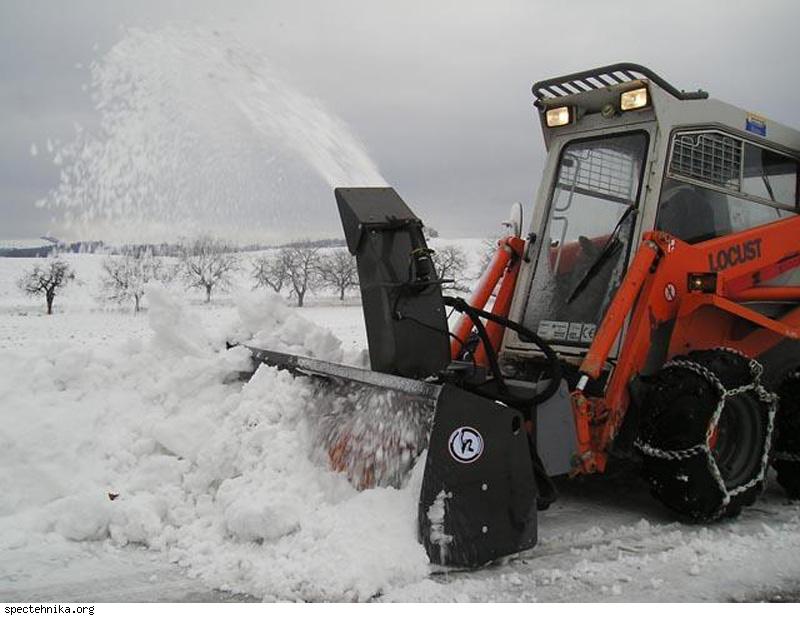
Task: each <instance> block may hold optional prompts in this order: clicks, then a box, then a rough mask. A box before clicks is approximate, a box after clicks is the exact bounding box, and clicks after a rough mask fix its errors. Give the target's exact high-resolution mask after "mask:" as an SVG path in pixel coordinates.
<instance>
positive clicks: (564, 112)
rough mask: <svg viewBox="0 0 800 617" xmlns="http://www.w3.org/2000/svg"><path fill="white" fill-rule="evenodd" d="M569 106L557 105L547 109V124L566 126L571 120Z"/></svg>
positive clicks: (550, 125)
mask: <svg viewBox="0 0 800 617" xmlns="http://www.w3.org/2000/svg"><path fill="white" fill-rule="evenodd" d="M569 116H570V113H569V107H555V108H554V109H548V110H547V126H549V127H554V126H564V125H565V124H569V121H570V117H569Z"/></svg>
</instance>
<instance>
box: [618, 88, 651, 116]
mask: <svg viewBox="0 0 800 617" xmlns="http://www.w3.org/2000/svg"><path fill="white" fill-rule="evenodd" d="M647 99H648V97H647V88H636V90H628V91H627V92H623V93H622V96H620V97H619V108H620V109H621V110H622V111H630V110H631V109H640V108H642V107H646V106H647V103H648V102H649V101H648V100H647Z"/></svg>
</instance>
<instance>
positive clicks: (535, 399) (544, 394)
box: [442, 296, 562, 405]
mask: <svg viewBox="0 0 800 617" xmlns="http://www.w3.org/2000/svg"><path fill="white" fill-rule="evenodd" d="M442 300H443V301H444V304H445V306H451V307H453V309H455V310H456V311H458V312H459V313H464V314H465V315H467V316H468V317H469V318H470V319H471V320H472V323H473V324H475V330H476V332H477V334H478V337H479V338H480V339H481V341H482V342H483V346H484V348H485V349H486V357H487V358H488V360H489V366H490V368H491V369H492V374H493V375H494V377H495V379H496V380H497V384H498V389H499V390H500V393H501V394H506V393H507V392H508V387H507V386H506V383H505V381H504V380H503V375H502V373H501V372H500V364H499V362H498V361H497V350H495V348H494V347H493V346H492V342H491V341H490V340H489V335H488V333H487V332H486V327H485V326H484V325H483V322H482V321H481V319H486V320H488V321H493V322H495V323H497V324H499V325H501V326H503V327H505V328H510V329H511V330H514V331H515V332H516V333H517V334H520V335H522V336H524V337H525V338H526V339H528V340H530V341H533V343H534V344H535V345H536V346H537V347H539V349H541V350H542V353H544V355H545V357H546V358H547V361H548V363H549V364H550V383H549V384H547V387H546V388H545V389H544V390H542V391H541V392H539V393H538V394H536V395H534V396H532V397H531V398H530V399H528V400H526V401H525V403H526V404H528V405H538V404H539V403H542V402H544V401H546V400H547V399H549V398H550V397H551V396H553V395H554V394H555V393H556V391H557V390H558V387H559V384H560V383H561V375H562V370H561V361H560V360H559V358H558V354H557V353H556V352H555V350H554V349H553V348H552V347H550V345H548V344H547V343H546V342H545V341H544V340H543V339H542V337H540V336H539V335H538V334H536V333H535V332H533V331H532V330H530V329H528V328H526V327H525V326H523V325H522V324H519V323H517V322H515V321H511V320H510V319H507V318H505V317H501V316H500V315H495V314H494V313H490V312H489V311H484V310H483V309H479V308H476V307H474V306H471V305H470V304H469V303H467V302H466V301H465V300H464V299H463V298H456V297H454V296H443V297H442Z"/></svg>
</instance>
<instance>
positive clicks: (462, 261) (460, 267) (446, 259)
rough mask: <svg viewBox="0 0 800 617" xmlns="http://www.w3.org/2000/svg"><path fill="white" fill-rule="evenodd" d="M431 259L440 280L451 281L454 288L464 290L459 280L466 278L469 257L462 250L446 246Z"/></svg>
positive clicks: (435, 252) (438, 250)
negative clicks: (465, 272)
mask: <svg viewBox="0 0 800 617" xmlns="http://www.w3.org/2000/svg"><path fill="white" fill-rule="evenodd" d="M431 258H432V259H433V265H434V266H435V267H436V274H437V276H438V277H439V278H440V279H451V280H453V287H454V288H456V289H463V286H461V285H459V280H460V279H462V278H463V277H464V271H465V270H466V269H467V255H466V253H465V252H464V250H463V249H462V248H460V247H458V246H453V245H446V246H443V247H441V248H439V249H437V250H436V251H434V253H433V255H432V256H431Z"/></svg>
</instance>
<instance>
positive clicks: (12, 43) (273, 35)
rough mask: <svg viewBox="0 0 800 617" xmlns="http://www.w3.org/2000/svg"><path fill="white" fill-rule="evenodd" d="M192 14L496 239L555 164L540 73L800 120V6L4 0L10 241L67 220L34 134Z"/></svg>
mask: <svg viewBox="0 0 800 617" xmlns="http://www.w3.org/2000/svg"><path fill="white" fill-rule="evenodd" d="M184 22H186V23H199V24H204V25H210V26H213V27H221V28H225V29H226V30H227V31H229V32H233V33H235V34H236V36H237V37H238V38H239V39H241V40H242V41H243V42H245V43H246V44H247V45H250V46H252V47H253V48H254V49H257V50H259V51H260V52H263V54H264V55H265V56H266V57H268V58H269V59H270V62H271V63H272V64H273V65H275V66H276V67H277V68H278V69H279V70H280V71H281V72H282V73H283V74H284V75H287V76H289V77H290V78H291V80H292V83H293V84H294V85H296V86H297V87H298V88H299V89H300V90H302V91H303V92H305V93H306V94H308V95H310V96H313V97H316V98H319V99H321V100H323V101H324V102H325V104H326V105H327V106H328V108H329V109H331V110H332V111H334V112H335V113H336V114H338V115H339V116H340V117H341V118H343V119H344V120H345V121H346V122H347V123H348V124H349V125H350V127H351V128H352V129H353V131H354V132H355V133H356V134H357V135H358V136H359V137H360V138H361V139H362V140H363V141H364V142H365V144H366V145H367V148H368V150H369V152H370V154H371V155H372V156H373V158H374V159H375V161H376V162H377V164H378V166H379V168H380V170H381V172H382V173H383V175H384V177H385V178H386V179H387V180H388V181H389V183H390V184H392V185H393V186H395V187H396V188H397V190H398V192H399V193H400V194H401V195H402V196H403V197H404V198H405V199H406V201H407V202H408V203H409V204H410V205H411V206H412V208H414V209H415V210H416V211H417V212H418V214H420V215H421V216H422V217H423V218H424V219H425V220H426V222H427V223H429V224H430V225H432V226H434V227H436V228H438V229H440V231H441V232H442V233H443V234H445V235H448V236H482V235H486V234H487V233H488V231H489V230H492V229H494V227H496V223H497V221H499V220H501V219H502V218H503V217H504V216H505V215H506V213H507V211H508V207H509V205H510V204H511V203H512V202H513V201H522V202H523V204H524V205H525V206H526V213H527V212H528V209H529V207H530V204H531V200H532V197H533V195H534V192H535V189H536V186H537V184H538V182H539V175H540V173H541V168H542V162H543V159H544V147H543V143H542V140H541V137H540V134H539V126H538V121H537V118H536V115H535V114H534V112H533V109H532V96H531V93H530V86H531V83H532V82H533V81H536V80H538V79H542V78H545V77H549V76H553V75H558V74H563V73H567V72H571V71H575V70H580V69H583V68H589V67H592V66H600V65H602V64H607V63H611V62H617V61H632V62H638V63H641V64H644V65H647V66H649V67H651V68H652V69H654V70H655V71H657V72H659V73H660V74H662V75H663V76H664V77H665V78H667V79H668V80H669V81H671V82H672V83H674V84H676V85H677V86H678V87H680V88H684V89H695V88H697V87H703V88H704V89H706V90H708V91H709V92H710V93H711V96H712V97H714V98H719V99H723V100H727V101H728V102H731V103H733V104H736V105H739V106H742V107H745V108H748V109H751V110H753V111H757V112H760V113H762V114H764V115H766V116H768V117H770V118H772V119H774V120H777V121H780V122H784V123H787V124H790V125H793V126H795V127H800V120H798V111H799V110H800V85H798V78H797V74H798V71H797V58H798V57H799V56H800V53H798V52H800V42H798V39H799V38H800V37H799V36H798V31H797V28H798V24H800V2H796V1H794V0H785V1H778V0H772V1H770V0H762V1H760V2H758V3H753V2H734V1H721V0H720V1H711V0H694V1H684V0H670V1H668V2H657V3H656V2H643V1H641V0H640V1H637V2H622V1H619V2H618V1H614V0H604V1H602V2H588V1H586V2H582V1H576V0H573V1H571V2H564V1H563V0H556V1H549V2H541V1H527V2H521V1H520V2H503V1H488V0H487V1H485V2H463V1H462V2H444V1H437V0H429V1H428V2H418V1H410V0H405V1H403V2H378V1H374V2H366V1H365V2H357V1H333V0H331V1H329V2H322V1H320V2H301V1H297V0H295V1H288V2H272V1H268V0H265V1H264V2H231V1H228V2H209V1H203V2H197V1H192V2H188V1H184V2H182V1H178V0H171V1H170V0H159V1H157V2H144V1H139V2H133V1H130V0H129V1H127V2H114V1H101V0H96V1H70V2H55V1H53V2H44V1H31V0H19V1H15V0H3V2H2V4H0V80H2V85H1V86H0V118H2V121H0V238H3V237H5V238H10V237H36V236H39V235H41V234H43V233H45V232H47V231H51V227H52V226H51V224H50V217H51V214H50V213H48V212H46V211H42V210H40V209H36V208H34V206H33V203H34V202H35V201H36V200H37V199H38V198H40V197H42V196H44V195H45V194H46V193H47V191H48V190H49V189H51V188H53V187H54V186H55V185H56V184H57V182H58V169H57V168H56V167H54V165H53V164H52V162H51V161H50V160H49V159H48V158H47V157H45V156H37V157H32V156H31V152H30V150H31V144H32V143H37V144H39V147H40V148H41V146H42V144H43V143H44V142H45V140H46V139H47V138H48V137H53V138H61V139H63V140H68V139H69V138H70V137H71V136H72V135H73V134H74V129H73V124H74V123H75V122H78V123H80V124H83V125H86V126H89V127H91V126H92V125H93V123H96V122H97V114H96V112H95V111H93V109H92V105H91V102H90V100H89V96H88V94H87V92H86V91H84V90H83V89H82V87H81V86H82V85H83V84H85V83H86V82H87V81H88V74H87V71H86V68H85V66H86V65H88V63H89V62H91V61H92V60H93V59H97V58H99V57H101V56H102V55H103V53H104V52H105V51H107V50H108V49H109V48H110V47H111V46H113V45H114V44H115V43H116V42H117V41H118V40H119V39H120V38H121V37H122V35H123V33H124V31H125V28H127V27H131V26H142V27H146V28H157V27H159V26H161V25H164V24H166V23H177V24H181V23H184ZM76 65H82V66H83V68H76ZM331 208H334V202H333V198H332V196H331ZM334 233H338V230H337V229H332V230H331V235H333V234H334Z"/></svg>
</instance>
